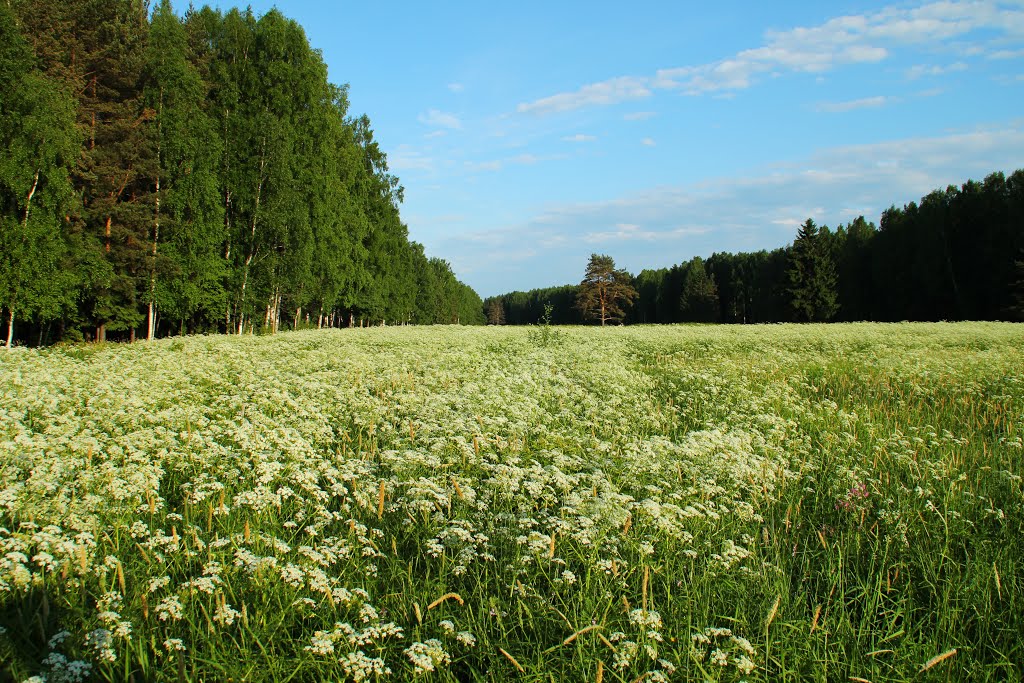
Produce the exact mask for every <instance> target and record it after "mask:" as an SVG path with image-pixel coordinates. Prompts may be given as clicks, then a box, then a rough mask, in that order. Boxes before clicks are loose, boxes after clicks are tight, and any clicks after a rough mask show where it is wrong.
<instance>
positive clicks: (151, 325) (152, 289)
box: [146, 88, 164, 341]
mask: <svg viewBox="0 0 1024 683" xmlns="http://www.w3.org/2000/svg"><path fill="white" fill-rule="evenodd" d="M163 111H164V91H163V88H161V89H160V104H159V107H158V111H157V120H156V197H155V199H154V208H153V251H152V259H153V262H152V263H150V265H149V307H148V308H149V310H148V312H147V320H148V323H147V325H146V339H147V340H148V341H153V337H154V335H155V332H156V317H155V312H154V311H153V299H155V298H156V245H157V244H158V243H159V242H160V164H161V156H160V153H161V139H160V135H161V130H162V125H161V124H162V116H163Z"/></svg>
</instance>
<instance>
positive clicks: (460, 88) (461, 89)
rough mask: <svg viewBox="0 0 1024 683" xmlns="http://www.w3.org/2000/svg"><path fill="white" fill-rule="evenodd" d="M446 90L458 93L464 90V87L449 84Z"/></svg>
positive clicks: (457, 84) (459, 84)
mask: <svg viewBox="0 0 1024 683" xmlns="http://www.w3.org/2000/svg"><path fill="white" fill-rule="evenodd" d="M448 89H449V90H451V91H452V92H454V93H460V92H462V91H463V90H465V89H466V86H464V85H462V84H461V83H449V84H448Z"/></svg>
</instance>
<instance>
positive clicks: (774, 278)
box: [484, 170, 1024, 325]
mask: <svg viewBox="0 0 1024 683" xmlns="http://www.w3.org/2000/svg"><path fill="white" fill-rule="evenodd" d="M808 258H810V260H811V261H812V262H813V261H814V260H815V259H817V260H818V261H819V263H818V264H817V270H818V271H820V272H818V273H816V274H815V276H814V277H815V278H817V279H816V280H815V281H814V282H813V283H808V282H807V280H808V276H807V273H805V272H803V271H804V270H805V265H804V264H805V263H806V262H807V261H808ZM632 285H633V287H634V288H635V289H636V292H637V294H638V296H637V299H636V301H635V303H634V304H633V305H632V306H631V307H630V308H628V309H627V315H626V318H625V322H627V323H678V322H724V323H768V322H789V321H798V322H799V321H808V320H822V321H831V320H834V321H856V320H872V321H900V320H919V321H937V320H1024V170H1018V171H1016V172H1014V173H1013V174H1012V175H1011V176H1010V177H1009V178H1007V177H1006V176H1005V175H1004V174H1003V173H999V172H997V173H992V174H991V175H989V176H988V177H987V178H985V180H984V182H980V183H979V182H975V181H973V180H972V181H968V182H966V183H964V184H963V185H962V186H960V187H955V186H952V185H951V186H949V187H948V188H946V189H945V190H936V191H934V192H932V193H931V194H929V195H927V196H926V197H924V198H922V199H921V202H920V203H915V202H911V203H910V204H907V205H906V206H904V207H903V208H902V209H900V208H896V207H895V206H893V207H891V208H889V209H887V210H886V211H885V212H883V213H882V218H881V225H880V226H878V227H876V226H875V224H874V223H870V222H868V221H866V220H865V219H864V217H863V216H861V217H859V218H857V219H856V220H854V221H852V222H851V223H849V224H848V225H839V226H838V227H836V228H835V229H834V230H832V229H829V228H828V227H827V226H823V227H820V228H819V227H818V226H816V225H814V223H813V221H811V220H808V221H807V222H806V223H804V225H803V226H801V229H800V232H799V233H798V235H797V239H796V240H794V242H793V244H792V245H790V246H787V247H784V248H779V249H775V250H772V251H763V250H762V251H757V252H753V253H739V254H731V253H715V254H713V255H711V257H710V258H707V259H702V258H700V257H695V258H693V259H691V260H690V261H688V262H685V263H680V264H678V265H675V266H672V267H671V268H661V269H658V270H643V271H641V272H640V274H639V275H637V276H635V277H634V278H633V279H632ZM579 288H580V287H579V285H564V286H561V287H551V288H546V289H535V290H532V291H529V292H511V293H509V294H503V295H501V296H495V297H489V298H487V299H486V300H485V301H484V310H485V311H486V312H487V315H488V319H489V322H491V323H499V322H500V323H504V324H512V325H523V324H533V323H537V322H538V320H540V319H541V318H542V317H543V316H544V315H545V304H550V305H551V315H550V320H551V322H552V323H554V324H583V323H591V322H593V321H592V320H588V319H586V318H585V317H584V314H583V312H582V311H581V310H580V309H579V308H578V307H577V305H576V302H577V295H578V292H579ZM809 290H810V291H809ZM809 293H810V295H811V299H814V300H815V301H823V302H824V304H821V303H819V304H817V305H812V306H808V296H807V295H808V294H809Z"/></svg>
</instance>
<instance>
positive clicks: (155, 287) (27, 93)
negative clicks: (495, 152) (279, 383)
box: [0, 0, 484, 339]
mask: <svg viewBox="0 0 1024 683" xmlns="http://www.w3.org/2000/svg"><path fill="white" fill-rule="evenodd" d="M2 11H3V15H2V17H0V23H2V26H0V30H2V32H3V35H2V36H0V37H2V38H3V41H4V42H3V45H4V48H2V50H3V53H2V54H0V62H2V64H0V70H2V71H3V74H2V75H3V76H4V77H5V83H7V84H8V86H7V88H6V89H5V92H4V98H5V99H4V100H3V101H2V103H0V104H2V110H0V118H2V122H0V125H2V126H3V130H2V131H0V134H2V135H3V136H4V141H5V143H6V145H7V148H8V150H10V154H9V155H8V156H6V157H5V158H4V159H2V160H0V166H2V168H0V185H2V187H0V193H2V194H3V210H4V215H3V218H2V219H3V228H2V230H3V232H2V233H0V240H3V242H2V246H3V250H2V251H0V263H2V265H0V307H2V308H3V309H4V310H5V311H6V312H7V314H8V317H10V316H11V315H14V314H16V316H17V318H18V320H24V321H25V323H26V324H25V325H24V328H25V332H24V334H23V335H22V339H26V338H27V337H28V334H29V333H30V332H29V329H30V328H32V329H31V332H37V331H38V332H39V333H40V334H39V338H40V339H42V338H44V337H46V336H47V335H51V332H52V335H51V336H56V337H63V338H68V339H69V338H81V337H83V332H84V334H85V336H89V337H93V336H95V338H97V339H105V338H106V337H107V335H108V333H109V334H112V335H114V337H117V338H122V339H124V338H127V339H134V337H135V335H136V334H137V332H138V330H139V329H140V326H142V329H143V330H144V331H145V333H146V334H147V336H151V337H152V336H161V335H166V334H172V333H186V332H204V331H216V330H220V331H227V332H236V333H237V332H244V331H249V330H252V331H267V332H275V331H277V329H278V328H279V327H280V326H281V325H290V326H291V327H294V328H300V327H307V326H317V327H320V326H324V325H343V324H373V323H385V322H387V323H400V324H405V323H409V322H418V323H428V324H429V323H463V324H482V323H483V322H484V313H483V302H482V301H480V298H479V297H478V296H477V295H476V293H475V292H473V291H472V290H471V289H470V288H469V287H467V286H466V285H465V284H463V283H461V282H459V281H458V280H457V279H456V278H455V276H454V274H453V273H452V271H451V268H450V266H449V265H448V264H447V263H446V262H443V261H441V260H440V259H428V258H427V257H426V256H425V255H424V254H423V250H422V246H420V245H415V244H413V243H411V242H410V241H409V235H408V228H407V226H406V225H405V224H404V223H403V222H402V221H401V218H400V214H399V205H400V204H401V201H402V197H403V192H404V191H403V188H402V186H401V184H400V183H399V180H398V178H396V177H395V176H394V175H392V174H391V173H390V171H389V169H388V165H387V158H386V156H385V154H384V153H383V151H382V150H381V148H380V145H379V143H378V142H377V141H376V140H375V138H374V133H373V129H372V127H371V124H370V119H369V117H367V116H365V115H362V116H356V117H353V116H351V115H350V113H349V111H348V92H347V88H346V87H338V86H335V85H333V84H331V83H329V82H328V80H327V67H326V65H325V64H324V62H323V59H322V57H321V55H320V53H319V52H317V51H316V50H314V49H313V48H312V47H311V46H310V45H309V42H308V39H307V38H306V35H305V32H304V31H303V29H302V27H301V26H299V25H298V24H297V23H296V22H294V21H292V20H290V19H288V18H286V17H285V16H284V15H283V14H281V12H279V11H277V10H271V11H270V12H268V13H267V14H265V15H263V16H261V17H257V16H255V15H254V14H253V12H252V11H251V10H245V11H241V10H237V9H233V10H229V11H227V12H221V11H219V10H214V9H211V8H209V7H204V8H202V9H199V10H196V9H195V8H190V9H189V10H188V12H187V13H186V15H185V17H184V19H181V18H179V17H178V16H177V15H176V14H175V13H174V11H173V8H172V6H171V3H170V1H169V0H160V1H159V2H158V3H156V6H155V7H154V8H153V10H152V12H150V11H149V3H148V2H142V1H141V0H112V1H111V2H91V1H87V0H81V1H80V0H73V1H71V2H58V1H57V0H38V1H37V2H28V1H27V0H17V1H16V2H9V3H7V5H6V6H4V7H3V10H2ZM76 127H77V130H76ZM33 185H37V187H36V188H35V191H34V192H33V191H32V186H33ZM26 197H27V198H28V199H26ZM79 199H80V200H81V201H79ZM26 209H29V210H28V211H26ZM28 215H30V216H31V220H30V221H28V222H26V221H25V216H28ZM19 224H20V225H22V228H20V229H15V226H17V225H19ZM54 319H58V320H56V322H55V324H53V325H49V324H48V323H49V321H51V320H54ZM146 323H148V324H146Z"/></svg>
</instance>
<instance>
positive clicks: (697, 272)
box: [679, 256, 719, 323]
mask: <svg viewBox="0 0 1024 683" xmlns="http://www.w3.org/2000/svg"><path fill="white" fill-rule="evenodd" d="M679 307H680V309H681V311H682V314H683V320H685V321H687V322H698V323H713V322H718V315H719V305H718V287H716V286H715V278H714V276H709V275H708V274H707V271H706V270H705V268H704V261H703V260H702V259H701V258H700V257H699V256H695V257H694V258H693V260H692V261H690V263H689V266H688V267H687V269H686V279H685V280H684V282H683V294H682V300H681V301H680V304H679Z"/></svg>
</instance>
